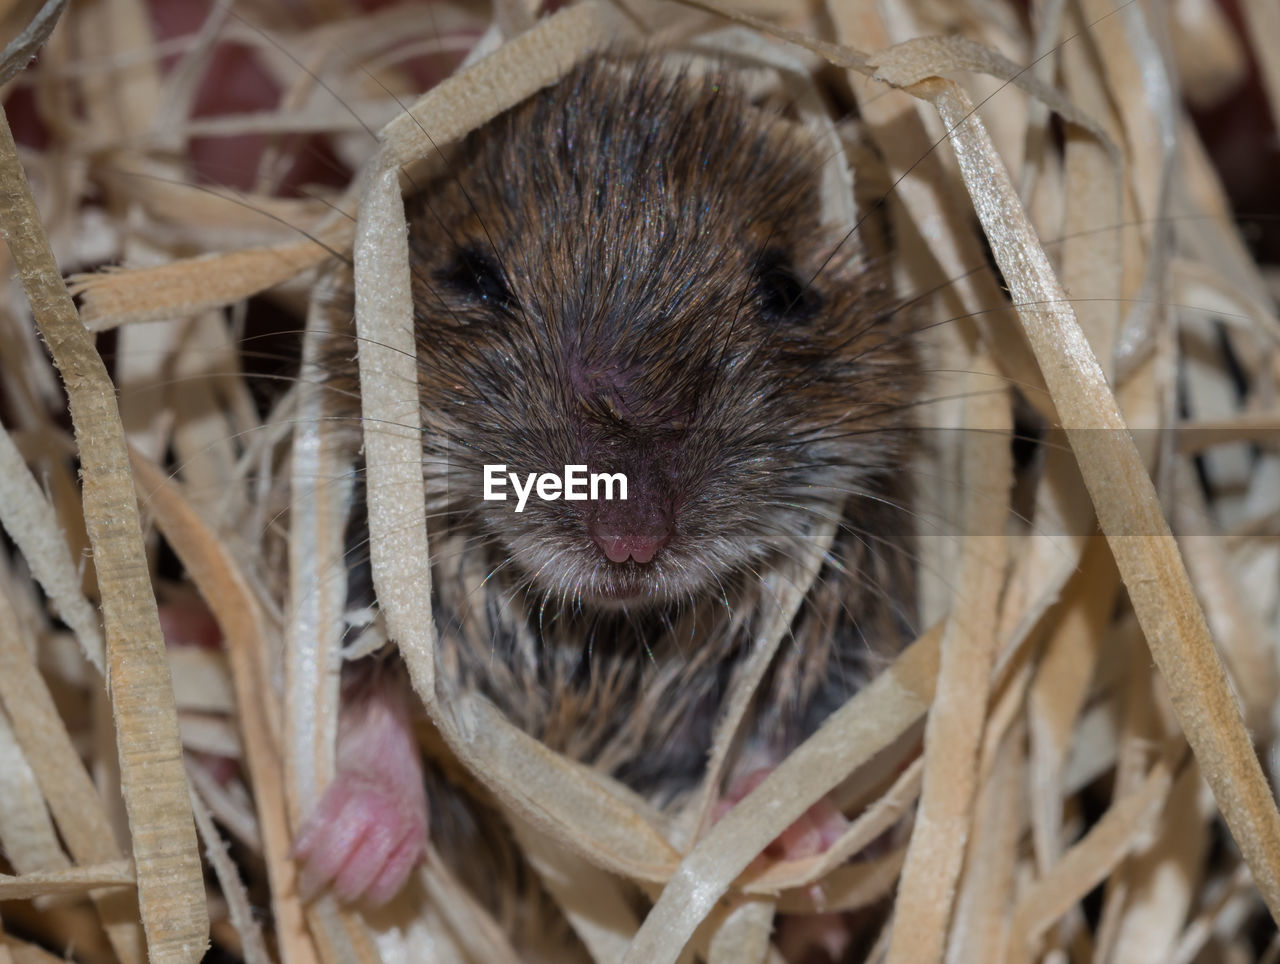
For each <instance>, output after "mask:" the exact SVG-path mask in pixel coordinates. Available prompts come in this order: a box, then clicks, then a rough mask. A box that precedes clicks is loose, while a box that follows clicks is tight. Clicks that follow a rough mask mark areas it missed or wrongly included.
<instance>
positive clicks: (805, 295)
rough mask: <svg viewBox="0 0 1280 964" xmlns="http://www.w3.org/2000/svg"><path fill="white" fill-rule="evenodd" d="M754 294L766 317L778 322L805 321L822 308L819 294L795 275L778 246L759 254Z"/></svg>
mask: <svg viewBox="0 0 1280 964" xmlns="http://www.w3.org/2000/svg"><path fill="white" fill-rule="evenodd" d="M756 297H757V298H758V299H759V303H760V309H761V311H763V312H764V314H765V316H766V317H767V318H770V319H771V320H773V321H778V322H803V321H808V320H809V319H810V318H812V317H813V316H814V315H815V314H817V313H818V311H819V309H821V307H822V296H821V295H820V294H818V292H817V291H816V290H815V289H814V288H813V287H812V286H811V285H806V284H805V283H804V282H803V281H801V280H800V279H799V278H798V277H796V273H795V269H794V268H792V267H791V263H790V261H789V260H788V258H787V256H786V254H785V253H784V252H782V251H781V250H779V249H777V248H769V249H768V250H766V251H764V252H763V253H762V254H761V255H760V260H759V262H758V264H757V266H756Z"/></svg>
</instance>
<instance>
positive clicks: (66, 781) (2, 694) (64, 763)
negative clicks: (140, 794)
mask: <svg viewBox="0 0 1280 964" xmlns="http://www.w3.org/2000/svg"><path fill="white" fill-rule="evenodd" d="M19 625H20V624H19V621H18V618H17V615H16V613H14V611H13V608H12V607H11V605H10V604H9V600H8V598H7V597H6V596H5V595H4V594H2V593H0V703H3V704H4V709H5V712H6V713H7V714H8V717H9V720H10V723H11V725H12V726H13V731H14V735H15V736H16V737H17V739H18V743H19V745H20V746H21V747H22V750H23V753H24V755H25V756H26V759H27V762H28V763H29V765H30V766H31V769H32V770H33V771H34V772H35V776H36V780H37V781H38V782H39V784H40V790H41V792H42V793H43V794H44V798H45V800H46V801H47V802H48V805H49V809H50V811H51V812H52V813H53V818H54V820H56V821H57V823H58V830H59V832H60V833H61V834H62V839H63V840H64V841H65V842H66V845H67V849H68V850H69V851H70V852H71V856H72V858H73V859H74V860H75V861H77V862H78V863H81V864H111V863H115V862H116V861H119V860H121V859H123V858H124V852H123V851H122V850H121V849H120V846H119V845H118V844H117V843H116V837H115V832H114V831H113V830H112V827H111V821H110V820H109V819H108V817H107V813H106V810H105V808H104V807H103V805H102V800H101V799H100V798H99V797H98V791H97V788H96V787H94V785H93V781H92V780H91V779H90V778H89V773H88V771H87V770H86V769H85V768H84V764H83V763H81V761H80V755H79V754H78V753H77V752H76V749H75V746H74V745H73V744H72V742H71V737H70V736H69V735H68V734H67V730H66V727H65V726H64V725H63V723H62V719H61V717H59V715H58V710H57V707H56V706H55V705H54V702H53V697H52V696H51V695H50V693H49V689H48V687H47V686H46V685H45V682H44V679H43V678H42V677H41V675H40V671H39V670H38V669H36V666H35V664H34V663H33V662H32V660H31V656H30V654H29V653H28V652H27V649H26V647H25V646H24V645H23V643H22V640H21V639H20V638H19V637H18V626H19ZM94 903H95V904H96V905H97V909H98V913H99V915H100V916H101V918H102V924H103V927H104V928H105V930H106V932H107V937H108V938H109V939H110V941H111V946H112V948H113V949H114V950H115V952H116V953H117V954H118V955H119V956H120V958H121V959H122V960H124V961H128V962H141V961H142V959H143V957H144V950H143V941H142V934H141V933H139V929H138V925H137V920H138V905H137V901H136V899H135V897H134V895H133V893H132V892H123V891H117V892H115V893H108V894H97V895H94Z"/></svg>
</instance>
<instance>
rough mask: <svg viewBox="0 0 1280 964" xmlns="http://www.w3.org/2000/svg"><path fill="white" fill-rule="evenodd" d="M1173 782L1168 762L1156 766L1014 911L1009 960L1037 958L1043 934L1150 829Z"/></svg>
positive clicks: (1032, 889)
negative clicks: (1038, 942)
mask: <svg viewBox="0 0 1280 964" xmlns="http://www.w3.org/2000/svg"><path fill="white" fill-rule="evenodd" d="M1172 780H1173V778H1172V774H1171V772H1170V768H1169V765H1168V763H1167V762H1165V761H1159V762H1157V764H1156V765H1155V766H1154V767H1152V769H1151V772H1150V773H1149V774H1148V775H1147V778H1146V780H1144V781H1143V783H1142V785H1141V786H1139V787H1138V789H1137V790H1136V791H1135V792H1133V793H1130V794H1128V795H1127V796H1125V797H1122V798H1121V799H1120V800H1117V801H1116V802H1115V803H1113V804H1112V805H1111V807H1110V809H1108V810H1107V812H1106V813H1105V814H1103V816H1102V818H1101V819H1100V820H1099V821H1098V822H1097V823H1096V824H1094V825H1093V827H1091V828H1090V830H1089V832H1088V833H1087V834H1085V836H1084V837H1083V839H1081V840H1080V842H1079V843H1077V844H1076V845H1075V846H1074V847H1072V848H1071V849H1070V850H1068V851H1067V852H1066V854H1064V855H1063V857H1062V859H1061V860H1060V861H1058V863H1057V864H1056V865H1055V866H1054V868H1053V870H1051V871H1050V872H1049V873H1048V874H1046V875H1045V876H1044V877H1041V878H1040V879H1039V880H1038V881H1036V883H1035V884H1033V885H1032V886H1031V888H1030V889H1029V890H1028V891H1027V892H1026V893H1025V894H1024V895H1023V896H1022V899H1021V900H1020V901H1019V902H1018V905H1017V908H1016V910H1015V911H1014V915H1013V922H1012V924H1010V927H1009V945H1008V954H1007V955H1006V958H1005V959H1006V960H1008V961H1011V962H1017V961H1029V960H1032V959H1033V957H1034V953H1035V942H1036V941H1037V940H1038V939H1039V937H1040V935H1041V934H1043V933H1044V932H1045V930H1046V929H1048V927H1049V926H1050V925H1051V924H1052V923H1053V922H1054V921H1055V920H1057V919H1058V918H1059V917H1061V916H1062V915H1063V914H1065V913H1066V912H1067V911H1068V910H1069V909H1070V908H1071V907H1072V906H1073V905H1074V904H1075V903H1076V902H1077V901H1079V900H1080V899H1081V898H1082V897H1084V895H1085V894H1087V893H1088V892H1089V891H1090V890H1092V889H1093V888H1094V887H1096V886H1097V885H1098V884H1099V883H1100V882H1101V881H1102V880H1103V879H1105V878H1106V876H1107V874H1108V873H1109V872H1110V870H1111V869H1112V868H1113V867H1115V865H1116V864H1117V863H1119V862H1120V861H1121V860H1122V859H1124V857H1125V856H1126V855H1128V854H1129V853H1130V852H1131V851H1132V850H1133V848H1134V847H1135V846H1136V845H1137V842H1138V840H1139V839H1140V838H1141V836H1142V835H1143V834H1145V833H1147V832H1149V831H1150V830H1151V828H1152V825H1153V824H1154V822H1155V821H1156V819H1157V818H1158V816H1159V813H1160V808H1161V807H1162V806H1163V805H1164V801H1165V798H1166V797H1167V796H1168V794H1169V788H1170V786H1171V785H1172Z"/></svg>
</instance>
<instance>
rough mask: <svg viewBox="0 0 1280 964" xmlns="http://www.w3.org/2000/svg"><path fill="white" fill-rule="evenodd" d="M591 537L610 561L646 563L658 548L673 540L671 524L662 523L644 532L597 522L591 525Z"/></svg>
mask: <svg viewBox="0 0 1280 964" xmlns="http://www.w3.org/2000/svg"><path fill="white" fill-rule="evenodd" d="M590 532H591V538H592V540H593V541H594V542H595V544H596V545H597V546H599V547H600V551H601V552H603V553H604V554H605V558H607V559H608V560H609V561H610V562H626V561H627V560H628V559H634V560H635V561H636V562H639V563H642V564H643V563H646V562H648V561H649V560H651V559H652V558H653V557H654V556H656V555H657V554H658V550H659V549H661V548H662V547H663V546H665V545H666V544H667V543H668V542H670V541H671V526H670V525H667V524H660V525H659V526H658V527H655V528H650V529H648V530H647V531H644V532H636V531H620V530H617V529H614V528H613V527H611V526H608V525H604V524H597V525H594V526H591V527H590Z"/></svg>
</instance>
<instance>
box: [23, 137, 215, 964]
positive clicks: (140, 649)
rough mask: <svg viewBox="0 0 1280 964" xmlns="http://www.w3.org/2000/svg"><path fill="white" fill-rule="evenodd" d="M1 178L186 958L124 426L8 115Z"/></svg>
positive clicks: (197, 916)
mask: <svg viewBox="0 0 1280 964" xmlns="http://www.w3.org/2000/svg"><path fill="white" fill-rule="evenodd" d="M0 179H2V182H3V187H2V188H0V220H2V221H3V227H4V232H5V237H6V238H7V240H8V242H9V250H10V252H11V253H12V255H13V259H14V262H15V263H16V265H17V266H18V271H19V274H20V275H21V277H22V281H23V288H24V290H25V291H26V293H27V297H28V300H29V301H30V303H31V308H32V312H33V313H34V315H35V318H36V322H37V324H38V325H39V326H40V330H41V332H42V334H43V335H44V337H45V341H46V342H47V344H48V345H49V350H50V353H51V354H52V355H53V359H54V363H55V364H56V365H57V367H58V370H59V371H60V372H61V373H62V377H63V379H64V382H65V384H66V388H67V396H68V402H69V406H70V410H71V420H72V425H73V426H74V428H75V434H76V443H77V445H78V447H79V450H80V458H81V469H82V477H83V498H84V518H85V524H86V526H87V528H88V531H89V539H90V542H91V544H92V546H93V555H94V562H95V567H96V569H97V574H98V587H99V589H100V591H101V593H102V612H103V623H104V624H105V627H106V639H107V665H108V668H109V670H108V682H109V685H110V687H111V695H112V704H113V710H114V713H115V721H116V737H117V746H118V749H119V754H120V770H121V775H122V782H123V791H124V797H125V804H126V807H127V808H128V811H129V818H130V829H131V831H132V837H133V857H134V862H135V864H136V865H137V869H138V899H139V904H140V908H141V912H142V921H143V927H144V929H145V930H146V933H147V943H148V948H149V951H150V954H151V955H152V957H153V958H154V959H156V960H160V961H171V960H172V961H185V960H196V959H198V958H199V957H200V956H201V955H203V953H204V950H205V947H206V946H207V944H208V940H209V916H208V911H207V909H206V906H205V895H204V876H203V871H202V869H201V866H200V856H199V852H198V850H197V846H196V835H195V824H194V820H193V818H192V816H191V800H190V797H189V791H188V788H187V779H186V774H185V773H184V771H183V768H182V746H181V743H180V741H179V736H178V718H177V710H176V708H175V707H174V703H173V686H172V684H171V682H170V679H169V666H168V663H167V662H166V661H165V658H164V639H163V637H162V636H161V633H160V621H159V617H158V616H157V614H156V602H155V596H154V595H153V593H152V589H151V581H150V575H149V569H148V565H147V559H146V554H145V552H144V551H143V546H142V525H141V520H140V519H139V516H138V506H137V501H136V499H135V497H134V494H133V483H132V479H131V477H130V474H129V459H128V455H127V452H126V449H125V441H124V432H123V429H122V427H121V425H120V416H119V410H118V408H117V406H116V400H115V394H114V390H113V388H112V385H111V380H110V377H109V376H108V375H107V370H106V366H105V365H103V363H102V359H101V358H100V357H99V356H98V352H97V350H96V348H95V347H94V344H93V339H92V337H90V335H89V333H88V332H87V331H86V330H85V328H84V326H83V325H82V324H81V322H80V319H79V317H78V316H77V314H76V309H75V305H74V304H73V302H72V301H71V296H70V295H69V294H68V292H67V288H66V285H64V284H63V282H62V277H61V274H60V272H59V271H58V266H57V263H56V262H55V261H54V258H53V253H52V252H51V251H50V250H49V246H48V241H47V239H46V238H45V234H44V230H43V228H42V227H41V224H40V216H39V213H38V212H37V211H36V208H35V202H34V201H33V200H32V198H31V193H30V189H29V188H28V186H27V182H26V175H25V173H24V172H23V170H22V166H21V164H20V163H19V161H18V153H17V148H16V146H15V145H14V143H13V135H12V134H11V133H10V131H9V125H8V121H7V119H6V120H5V122H4V124H3V125H0Z"/></svg>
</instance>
